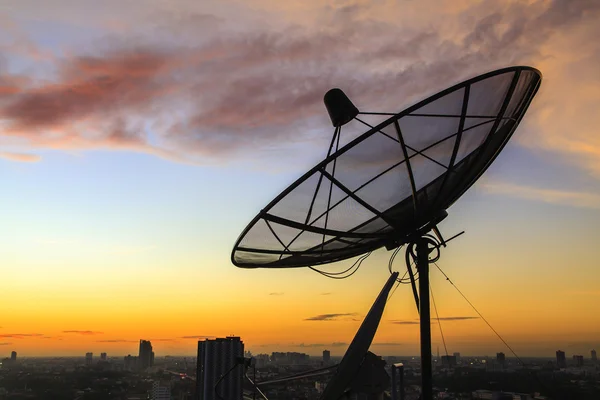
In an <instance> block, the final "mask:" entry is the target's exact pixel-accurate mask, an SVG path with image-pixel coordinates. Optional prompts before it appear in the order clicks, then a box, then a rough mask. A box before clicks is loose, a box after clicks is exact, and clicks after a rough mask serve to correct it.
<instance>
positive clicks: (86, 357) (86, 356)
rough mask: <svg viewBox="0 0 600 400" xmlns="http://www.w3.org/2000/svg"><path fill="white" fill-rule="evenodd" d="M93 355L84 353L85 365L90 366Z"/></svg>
mask: <svg viewBox="0 0 600 400" xmlns="http://www.w3.org/2000/svg"><path fill="white" fill-rule="evenodd" d="M93 361H94V353H85V365H92V362H93Z"/></svg>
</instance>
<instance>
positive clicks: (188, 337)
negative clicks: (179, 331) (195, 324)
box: [179, 335, 216, 339]
mask: <svg viewBox="0 0 600 400" xmlns="http://www.w3.org/2000/svg"><path fill="white" fill-rule="evenodd" d="M213 338H216V336H214V335H189V336H180V337H179V339H213Z"/></svg>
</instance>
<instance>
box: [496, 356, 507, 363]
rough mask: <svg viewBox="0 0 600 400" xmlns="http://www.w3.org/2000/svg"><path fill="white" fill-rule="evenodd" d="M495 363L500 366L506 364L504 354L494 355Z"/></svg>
mask: <svg viewBox="0 0 600 400" xmlns="http://www.w3.org/2000/svg"><path fill="white" fill-rule="evenodd" d="M496 362H498V364H500V365H504V363H505V362H506V356H505V355H504V353H496Z"/></svg>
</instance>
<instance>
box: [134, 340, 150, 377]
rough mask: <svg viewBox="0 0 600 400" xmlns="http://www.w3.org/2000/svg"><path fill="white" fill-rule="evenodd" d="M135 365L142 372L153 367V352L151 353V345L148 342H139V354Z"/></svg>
mask: <svg viewBox="0 0 600 400" xmlns="http://www.w3.org/2000/svg"><path fill="white" fill-rule="evenodd" d="M137 363H138V368H139V369H140V371H144V370H145V369H146V368H149V367H151V366H152V365H154V352H153V351H152V343H150V341H149V340H140V352H139V355H138V361H137Z"/></svg>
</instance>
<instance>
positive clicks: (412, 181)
mask: <svg viewBox="0 0 600 400" xmlns="http://www.w3.org/2000/svg"><path fill="white" fill-rule="evenodd" d="M394 126H395V127H396V133H398V140H399V141H400V147H402V153H404V159H405V160H406V170H407V171H408V179H410V188H411V190H412V199H413V208H414V211H415V220H417V216H418V214H419V210H418V207H417V186H416V185H415V177H414V175H413V172H412V167H411V165H410V159H409V158H408V151H407V150H406V143H405V142H404V137H403V136H402V131H401V130H400V124H399V123H398V120H395V121H394Z"/></svg>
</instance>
